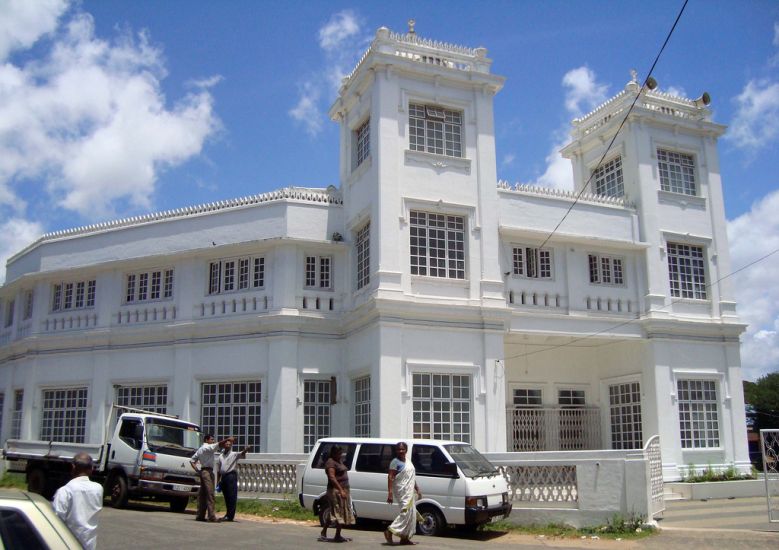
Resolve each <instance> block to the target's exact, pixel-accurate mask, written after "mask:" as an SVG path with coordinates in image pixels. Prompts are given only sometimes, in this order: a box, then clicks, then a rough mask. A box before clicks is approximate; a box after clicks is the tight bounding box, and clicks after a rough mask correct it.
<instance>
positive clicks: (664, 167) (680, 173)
mask: <svg viewBox="0 0 779 550" xmlns="http://www.w3.org/2000/svg"><path fill="white" fill-rule="evenodd" d="M657 167H658V172H659V173H660V189H662V190H663V191H669V192H671V193H682V194H684V195H695V194H696V187H695V162H694V161H693V158H692V155H685V154H684V153H676V152H674V151H666V150H665V149H658V150H657Z"/></svg>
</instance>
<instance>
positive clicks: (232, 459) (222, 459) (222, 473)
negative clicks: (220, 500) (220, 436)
mask: <svg viewBox="0 0 779 550" xmlns="http://www.w3.org/2000/svg"><path fill="white" fill-rule="evenodd" d="M248 452H249V447H244V449H243V450H242V451H240V452H233V440H232V439H228V440H227V441H225V446H224V450H223V451H222V454H221V455H219V457H218V459H217V466H218V468H217V469H218V486H219V487H220V488H221V489H222V494H223V495H224V497H225V506H227V513H226V514H225V515H224V517H221V518H219V521H235V506H236V504H237V503H238V471H237V470H236V467H237V466H238V461H239V460H240V459H242V458H246V453H248Z"/></svg>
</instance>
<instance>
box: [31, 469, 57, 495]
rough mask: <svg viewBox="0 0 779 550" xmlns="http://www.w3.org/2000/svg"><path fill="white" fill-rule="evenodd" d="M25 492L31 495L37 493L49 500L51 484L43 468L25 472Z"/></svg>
mask: <svg viewBox="0 0 779 550" xmlns="http://www.w3.org/2000/svg"><path fill="white" fill-rule="evenodd" d="M27 490H28V491H30V492H31V493H38V494H39V495H42V496H44V497H46V499H47V500H51V498H52V497H53V496H54V491H52V489H51V483H50V482H49V479H48V476H47V475H46V472H45V471H44V470H43V468H35V469H33V470H30V471H29V472H27Z"/></svg>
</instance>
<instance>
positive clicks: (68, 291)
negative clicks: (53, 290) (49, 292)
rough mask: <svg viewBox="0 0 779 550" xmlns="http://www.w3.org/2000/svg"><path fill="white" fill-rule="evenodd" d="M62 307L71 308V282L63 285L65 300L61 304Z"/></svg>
mask: <svg viewBox="0 0 779 550" xmlns="http://www.w3.org/2000/svg"><path fill="white" fill-rule="evenodd" d="M62 308H63V309H72V308H73V283H67V284H66V285H65V300H64V302H63V304H62Z"/></svg>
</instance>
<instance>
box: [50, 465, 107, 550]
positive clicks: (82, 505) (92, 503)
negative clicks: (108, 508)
mask: <svg viewBox="0 0 779 550" xmlns="http://www.w3.org/2000/svg"><path fill="white" fill-rule="evenodd" d="M71 468H72V469H73V479H71V480H70V481H69V482H68V483H67V485H64V486H62V487H60V488H59V489H58V490H57V492H56V493H55V494H54V501H53V502H52V506H53V507H54V512H56V514H57V515H58V516H59V517H60V519H62V521H64V522H65V524H67V526H68V527H69V528H70V530H71V531H72V532H73V534H74V535H76V538H77V539H78V540H79V542H81V545H82V546H83V547H84V548H85V549H86V550H94V549H95V548H96V547H97V515H98V512H100V510H101V509H102V508H103V486H102V485H100V484H99V483H95V482H94V481H90V479H89V476H90V475H91V474H92V468H93V462H92V457H91V456H89V454H88V453H85V452H81V453H78V454H77V455H76V456H74V457H73V465H72V466H71Z"/></svg>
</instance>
